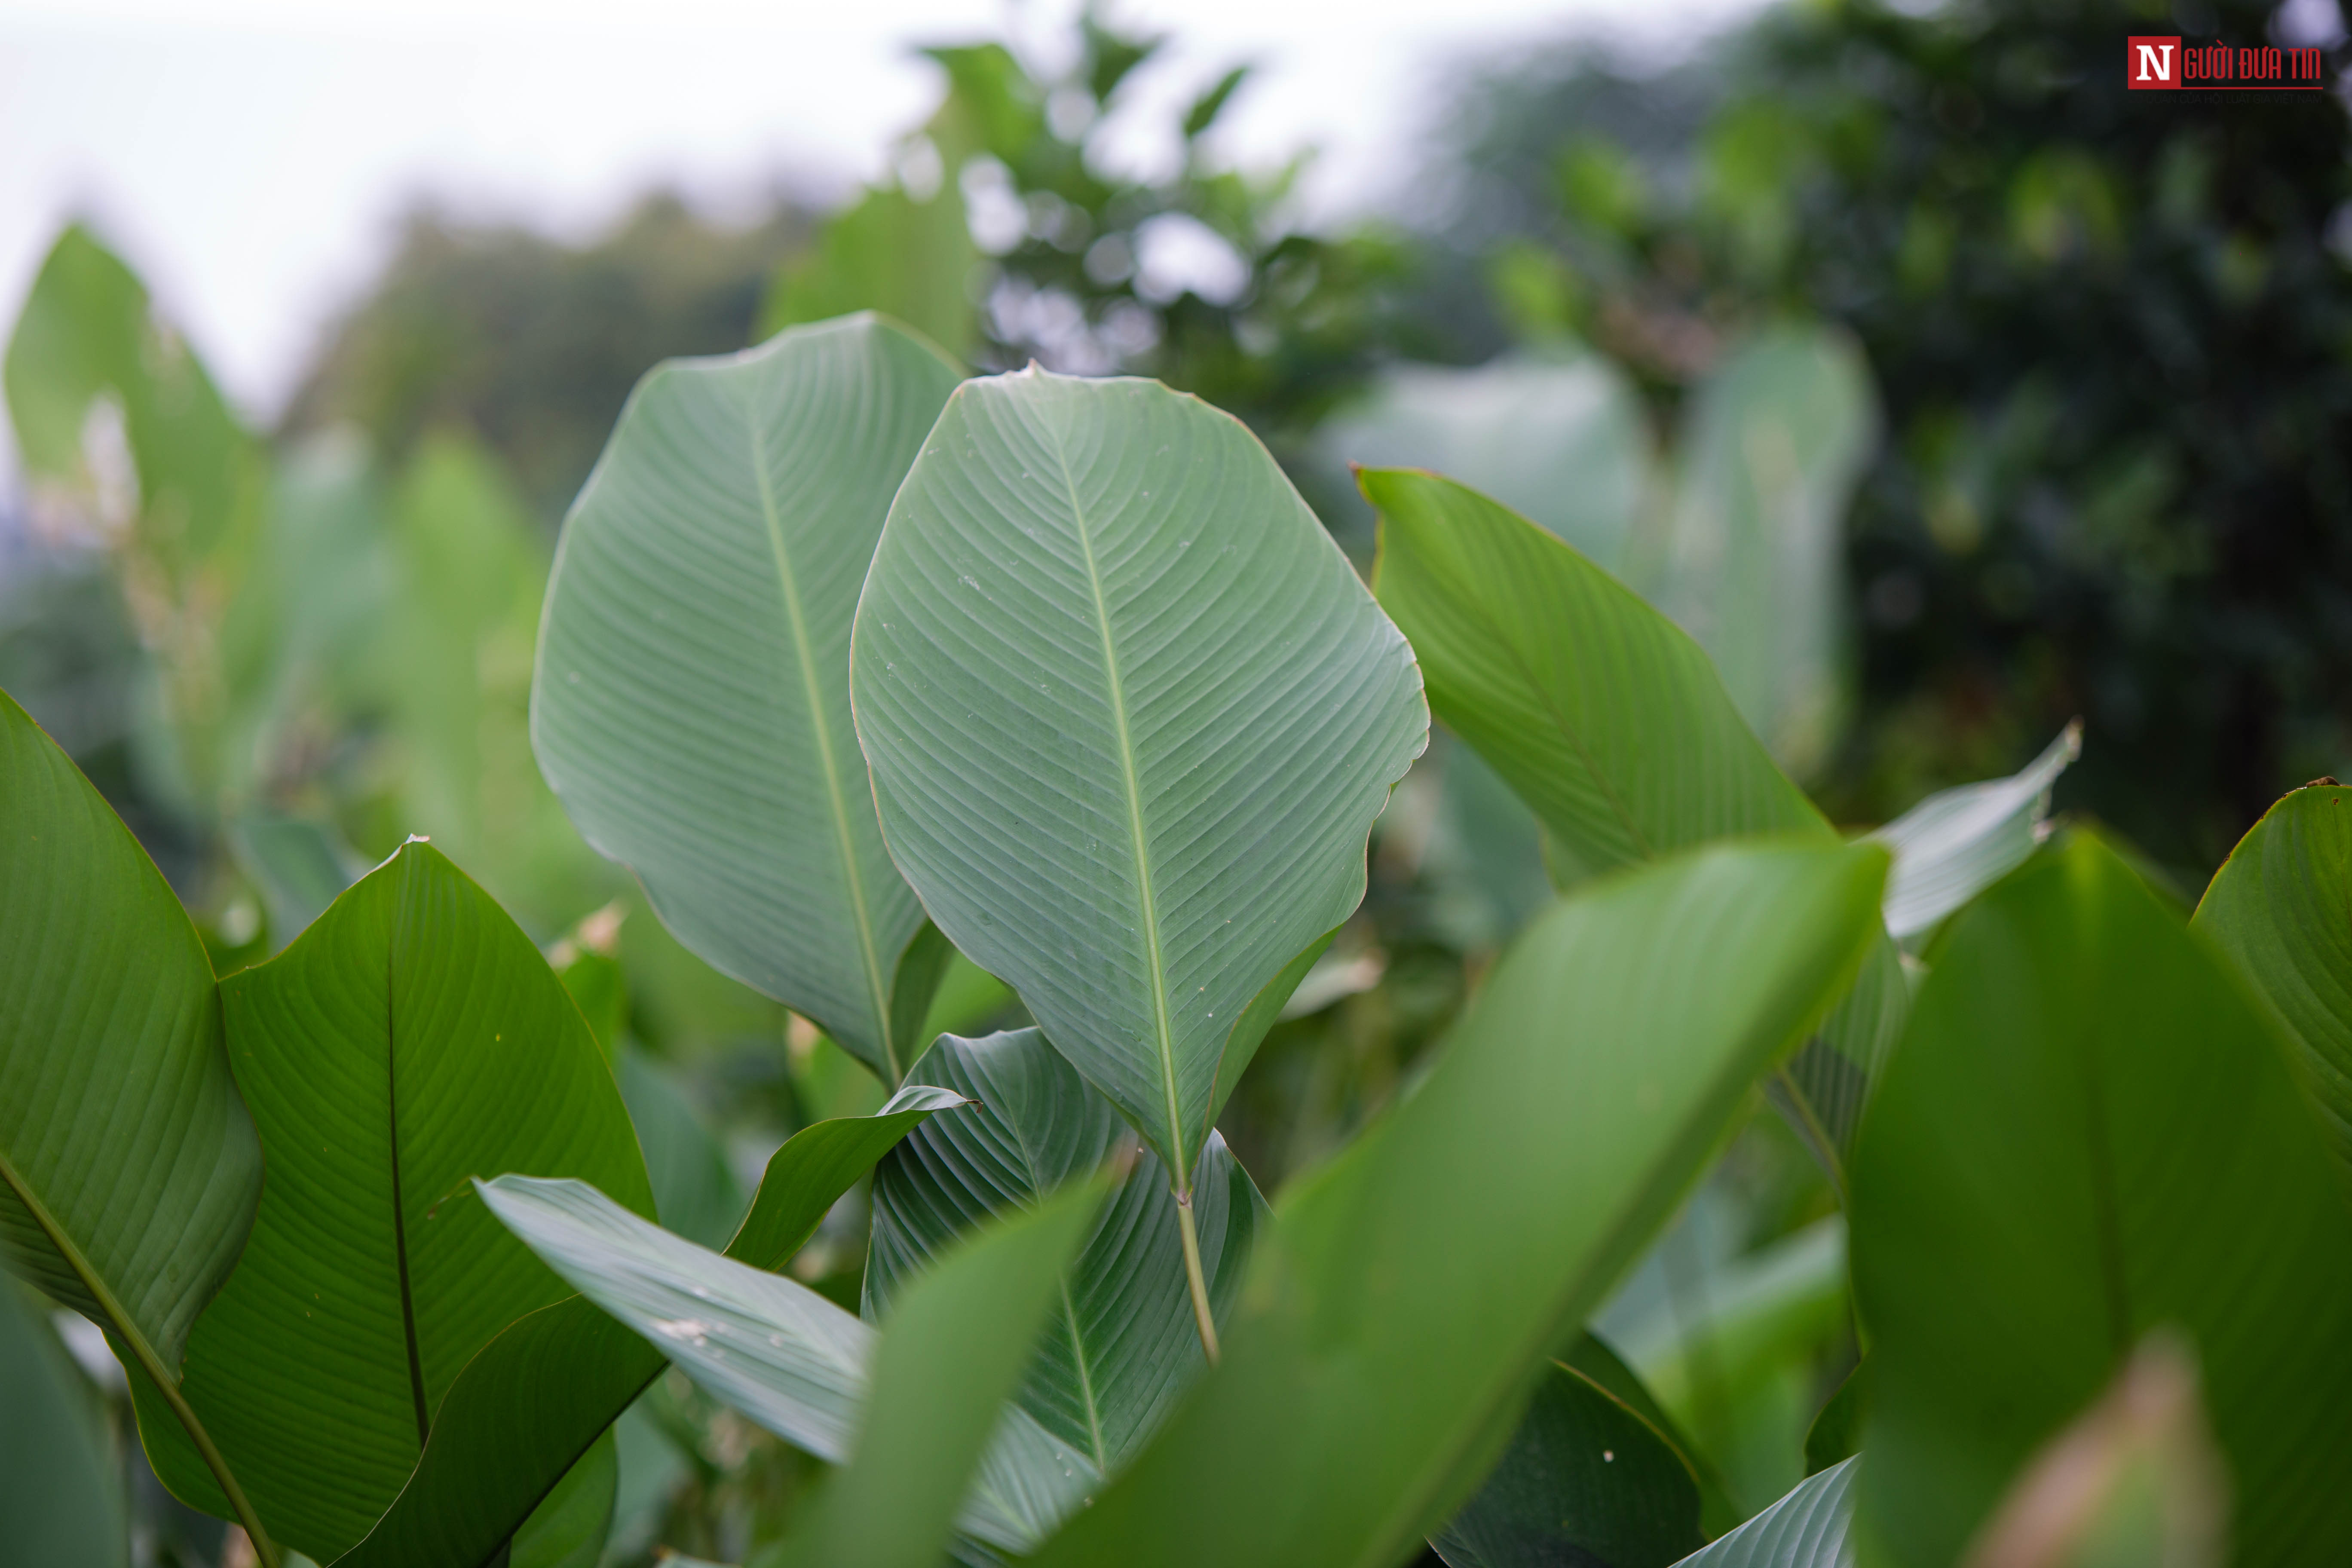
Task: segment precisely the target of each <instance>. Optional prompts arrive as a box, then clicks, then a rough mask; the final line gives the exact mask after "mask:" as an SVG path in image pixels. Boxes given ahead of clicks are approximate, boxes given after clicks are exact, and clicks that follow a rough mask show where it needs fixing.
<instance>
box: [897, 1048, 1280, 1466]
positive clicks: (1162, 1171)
mask: <svg viewBox="0 0 2352 1568" xmlns="http://www.w3.org/2000/svg"><path fill="white" fill-rule="evenodd" d="M908 1082H909V1083H910V1084H911V1083H936V1084H939V1085H941V1086H942V1087H945V1088H948V1089H954V1090H955V1091H956V1092H957V1093H959V1094H961V1095H962V1096H964V1097H965V1098H966V1099H968V1100H971V1101H972V1102H973V1103H972V1104H971V1106H969V1107H968V1108H966V1109H964V1110H961V1111H959V1112H958V1113H957V1114H955V1115H953V1116H940V1117H934V1118H933V1119H932V1120H931V1121H928V1122H926V1123H925V1124H924V1125H923V1126H921V1127H920V1128H918V1129H917V1130H916V1131H914V1132H912V1133H910V1134H908V1137H907V1140H906V1142H902V1143H900V1144H899V1145H898V1147H897V1148H896V1149H893V1150H892V1151H891V1152H889V1154H888V1155H887V1156H886V1157H885V1158H884V1159H883V1161H882V1163H880V1164H879V1165H877V1167H876V1168H875V1173H874V1232H873V1241H872V1243H871V1245H870V1247H869V1249H868V1251H867V1253H866V1313H865V1315H866V1318H867V1319H868V1320H869V1321H878V1320H880V1319H881V1318H882V1317H883V1316H884V1315H885V1314H887V1311H888V1310H889V1309H890V1304H891V1302H892V1301H893V1300H895V1299H896V1298H897V1296H898V1294H899V1292H900V1291H902V1290H903V1289H906V1287H907V1286H908V1283H909V1282H910V1281H912V1280H913V1279H917V1278H919V1275H920V1273H921V1271H922V1270H923V1269H925V1268H928V1267H929V1265H930V1263H931V1262H932V1260H933V1259H934V1258H937V1257H938V1256H939V1255H940V1253H941V1252H943V1251H944V1250H946V1249H947V1248H948V1247H950V1246H951V1245H953V1244H954V1242H956V1241H957V1240H958V1239H960V1238H961V1237H964V1236H967V1235H969V1234H970V1233H971V1231H972V1230H974V1229H975V1228H977V1227H978V1226H981V1225H982V1224H983V1223H985V1222H986V1221H987V1220H988V1219H990V1218H991V1217H992V1216H995V1215H1004V1214H1010V1213H1014V1212H1018V1211H1021V1210H1024V1209H1028V1208H1031V1207H1034V1205H1036V1204H1037V1203H1038V1202H1040V1201H1041V1200H1042V1199H1044V1198H1045V1196H1047V1195H1048V1194H1052V1193H1053V1192H1055V1190H1056V1189H1058V1188H1060V1187H1061V1186H1063V1185H1064V1184H1067V1183H1069V1182H1071V1181H1080V1180H1085V1179H1086V1178H1087V1177H1089V1176H1091V1175H1092V1174H1093V1173H1095V1172H1096V1171H1097V1170H1099V1169H1101V1168H1102V1167H1103V1165H1104V1164H1105V1163H1108V1162H1111V1161H1115V1160H1117V1159H1118V1158H1120V1157H1121V1156H1122V1155H1128V1154H1133V1155H1134V1164H1133V1167H1132V1168H1131V1169H1130V1170H1129V1172H1128V1174H1127V1176H1126V1178H1125V1179H1124V1180H1123V1181H1122V1182H1121V1183H1120V1184H1119V1186H1118V1190H1117V1191H1116V1192H1115V1193H1114V1194H1113V1195H1112V1196H1111V1198H1110V1200H1109V1201H1108V1203H1107V1204H1105V1205H1103V1209H1102V1212H1101V1214H1100V1215H1098V1216H1097V1219H1096V1222H1095V1224H1094V1226H1093V1227H1092V1229H1091V1231H1090V1232H1089V1233H1088V1235H1087V1237H1086V1240H1085V1242H1084V1244H1083V1245H1082V1247H1080V1248H1079V1250H1078V1253H1077V1255H1076V1257H1075V1258H1072V1259H1071V1261H1070V1266H1069V1268H1068V1269H1067V1270H1066V1272H1065V1275H1064V1278H1063V1282H1062V1289H1061V1291H1060V1293H1059V1295H1058V1296H1057V1298H1056V1300H1055V1305H1054V1309H1053V1310H1052V1312H1051V1313H1050V1314H1049V1316H1048V1318H1047V1321H1046V1330H1045V1342H1044V1344H1043V1345H1042V1346H1040V1347H1039V1350H1038V1352H1037V1359H1036V1361H1035V1363H1034V1364H1033V1365H1032V1366H1031V1367H1030V1369H1029V1375H1028V1379H1027V1381H1026V1382H1025V1383H1024V1385H1023V1386H1022V1389H1021V1392H1020V1394H1019V1396H1018V1401H1017V1402H1018V1403H1019V1405H1021V1407H1022V1408H1023V1409H1024V1410H1026V1411H1028V1412H1029V1414H1030V1415H1034V1416H1035V1417H1036V1418H1037V1421H1038V1423H1039V1425H1041V1426H1044V1427H1045V1429H1046V1430H1047V1431H1048V1432H1050V1433H1052V1434H1053V1435H1054V1436H1055V1437H1056V1438H1058V1439H1059V1440H1061V1441H1062V1442H1064V1443H1067V1444H1070V1445H1073V1446H1075V1447H1076V1448H1077V1449H1078V1450H1079V1451H1080V1452H1081V1453H1083V1454H1085V1455H1087V1457H1088V1458H1090V1459H1091V1460H1092V1461H1093V1463H1094V1465H1095V1468H1097V1469H1099V1470H1103V1471H1105V1472H1108V1471H1110V1470H1112V1469H1115V1468H1118V1466H1119V1465H1121V1464H1123V1463H1124V1462H1125V1461H1126V1460H1127V1459H1128V1458H1130V1457H1131V1456H1132V1455H1133V1454H1134V1453H1135V1451H1136V1450H1137V1449H1138V1448H1139V1447H1141V1446H1142V1445H1143V1444H1144V1443H1145V1442H1146V1441H1148V1440H1149V1439H1150V1436H1151V1434H1152V1433H1153V1432H1155V1431H1157V1430H1158V1429H1159V1426H1160V1423H1161V1421H1163V1420H1164V1419H1165V1418H1166V1416H1167V1415H1168V1412H1169V1411H1170V1410H1171V1408H1172V1407H1173V1405H1174V1404H1175V1402H1176V1400H1177V1398H1178V1397H1179V1396H1180V1395H1181V1394H1182V1393H1183V1391H1184V1390H1185V1389H1186V1388H1187V1387H1189V1386H1190V1385H1191V1384H1192V1380H1193V1379H1194V1378H1195V1377H1197V1376H1198V1375H1199V1374H1200V1370H1201V1368H1202V1365H1203V1364H1204V1357H1203V1354H1202V1349H1201V1340H1200V1332H1199V1331H1198V1330H1197V1329H1196V1328H1195V1327H1194V1326H1193V1322H1192V1312H1191V1310H1190V1307H1189V1302H1188V1298H1187V1296H1186V1293H1185V1292H1186V1286H1185V1279H1184V1258H1183V1251H1182V1243H1181V1240H1180V1239H1179V1237H1178V1234H1177V1219H1176V1205H1175V1199H1174V1198H1173V1197H1172V1196H1171V1194H1170V1188H1171V1183H1170V1181H1169V1180H1168V1173H1167V1170H1166V1168H1165V1167H1164V1166H1162V1165H1161V1164H1160V1161H1159V1158H1158V1157H1157V1156H1156V1155H1153V1154H1151V1153H1150V1152H1136V1151H1135V1149H1134V1138H1135V1135H1134V1134H1133V1133H1132V1132H1131V1131H1129V1129H1128V1128H1127V1126H1126V1124H1125V1123H1123V1122H1122V1121H1120V1120H1119V1119H1118V1113H1117V1112H1116V1111H1114V1110H1112V1109H1111V1105H1110V1102H1109V1101H1108V1100H1105V1099H1104V1098H1103V1097H1102V1096H1101V1095H1099V1094H1097V1093H1096V1092H1095V1090H1094V1089H1091V1088H1089V1087H1088V1086H1087V1082H1086V1080H1085V1079H1082V1078H1080V1077H1079V1076H1078V1074H1077V1072H1076V1069H1075V1068H1072V1067H1071V1066H1070V1065H1069V1063H1068V1062H1067V1061H1066V1060H1065V1059H1064V1058H1062V1056H1061V1055H1060V1053H1058V1052H1056V1051H1055V1049H1054V1048H1053V1047H1051V1046H1049V1045H1047V1044H1046V1043H1045V1037H1043V1036H1042V1035H1040V1034H1039V1033H1038V1032H1037V1031H1036V1030H1034V1029H1021V1030H1016V1031H1013V1032H1012V1033H1008V1034H999V1035H992V1036H989V1037H987V1038H985V1039H979V1040H965V1039H959V1038H958V1037H955V1036H952V1035H950V1036H945V1037H941V1038H940V1041H939V1042H938V1043H937V1044H936V1045H934V1046H933V1047H931V1048H930V1050H929V1052H927V1053H925V1055H924V1057H923V1058H922V1059H921V1060H920V1061H919V1062H917V1063H916V1064H915V1068H914V1070H913V1072H912V1073H911V1074H910V1075H909V1078H908ZM1193 1189H1194V1196H1193V1200H1192V1201H1193V1211H1194V1215H1195V1218H1196V1221H1197V1224H1198V1226H1199V1230H1200V1241H1201V1257H1202V1272H1203V1274H1204V1276H1205V1278H1206V1279H1207V1281H1208V1289H1209V1301H1210V1308H1211V1310H1212V1311H1213V1313H1214V1314H1215V1315H1216V1316H1217V1317H1218V1318H1219V1319H1220V1320H1222V1319H1223V1317H1224V1316H1225V1314H1226V1312H1227V1311H1228V1310H1230V1308H1231V1307H1232V1304H1233V1301H1234V1297H1235V1295H1236V1294H1237V1292H1238V1291H1239V1290H1240V1289H1241V1283H1242V1279H1243V1276H1244V1271H1245V1269H1246V1268H1247V1266H1248V1260H1249V1256H1250V1251H1251V1244H1252V1242H1253V1240H1254V1239H1255V1237H1256V1235H1257V1234H1258V1233H1259V1228H1260V1226H1262V1225H1264V1224H1266V1223H1270V1221H1271V1218H1272V1216H1271V1215H1270V1214H1268V1213H1266V1212H1265V1200H1264V1199H1263V1198H1261V1197H1259V1196H1258V1195H1257V1190H1256V1188H1255V1185H1254V1184H1252V1183H1251V1181H1250V1179H1249V1175H1248V1173H1246V1172H1244V1171H1243V1170H1242V1168H1241V1165H1240V1163H1238V1162H1237V1161H1235V1160H1234V1157H1233V1154H1232V1153H1231V1152H1230V1151H1228V1150H1227V1149H1226V1147H1225V1143H1224V1140H1223V1138H1221V1137H1219V1136H1218V1135H1216V1134H1215V1133H1211V1134H1210V1136H1209V1142H1208V1145H1207V1147H1206V1148H1205V1149H1204V1150H1203V1151H1202V1156H1201V1162H1200V1163H1199V1165H1198V1167H1197V1168H1196V1169H1195V1171H1194V1174H1193Z"/></svg>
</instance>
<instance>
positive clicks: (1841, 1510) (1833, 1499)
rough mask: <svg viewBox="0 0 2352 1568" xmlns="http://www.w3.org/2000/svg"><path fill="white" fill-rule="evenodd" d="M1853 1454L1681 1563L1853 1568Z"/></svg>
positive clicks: (1697, 1567) (1725, 1567)
mask: <svg viewBox="0 0 2352 1568" xmlns="http://www.w3.org/2000/svg"><path fill="white" fill-rule="evenodd" d="M1860 1462H1861V1461H1860V1460H1858V1459H1847V1460H1845V1461H1844V1462H1843V1463H1842V1464H1837V1465H1833V1466H1832V1467H1831V1468H1828V1469H1826V1470H1823V1471H1822V1473H1821V1474H1819V1475H1817V1476H1808V1477H1807V1478H1806V1479H1804V1480H1802V1481H1800V1482H1799V1483H1798V1484H1797V1487H1796V1489H1794V1490H1793V1491H1791V1492H1790V1493H1789V1495H1788V1496H1786V1497H1784V1498H1782V1499H1781V1500H1780V1501H1779V1502H1776V1503H1774V1504H1773V1505H1772V1506H1771V1507H1770V1508H1768V1509H1766V1510H1764V1511H1763V1512H1762V1513H1759V1514H1758V1515H1757V1516H1756V1517H1755V1518H1754V1519H1751V1520H1749V1521H1748V1522H1747V1523H1746V1524H1743V1525H1741V1526H1740V1527H1739V1528H1738V1530H1735V1531H1732V1532H1731V1533H1730V1534H1728V1535H1727V1536H1725V1537H1724V1538H1723V1539H1722V1540H1720V1541H1718V1542H1715V1543H1714V1544H1713V1545H1711V1546H1709V1547H1707V1548H1706V1550H1705V1551H1704V1552H1694V1553H1692V1554H1691V1555H1690V1556H1688V1557H1685V1559H1683V1562H1682V1564H1681V1568H1853V1564H1854V1547H1853V1539H1852V1536H1853V1484H1854V1468H1855V1467H1856V1466H1857V1465H1858V1464H1859V1463H1860Z"/></svg>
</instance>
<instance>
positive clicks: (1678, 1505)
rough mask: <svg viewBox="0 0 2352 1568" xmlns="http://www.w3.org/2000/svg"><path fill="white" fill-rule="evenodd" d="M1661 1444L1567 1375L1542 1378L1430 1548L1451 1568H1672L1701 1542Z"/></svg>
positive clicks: (1671, 1453) (1629, 1414)
mask: <svg viewBox="0 0 2352 1568" xmlns="http://www.w3.org/2000/svg"><path fill="white" fill-rule="evenodd" d="M1698 1511H1699V1510H1698V1479H1697V1478H1696V1476H1695V1475H1693V1474H1692V1472H1691V1468H1690V1465H1689V1463H1688V1461H1686V1460H1685V1458H1683V1456H1682V1455H1681V1454H1680V1453H1679V1452H1677V1451H1676V1450H1675V1447H1674V1445H1673V1444H1672V1443H1670V1442H1669V1441H1667V1439H1666V1437H1665V1436H1664V1434H1663V1433H1662V1432H1660V1431H1659V1430H1658V1429H1657V1428H1656V1427H1654V1426H1652V1425H1651V1424H1650V1423H1649V1422H1648V1421H1647V1420H1645V1419H1644V1418H1643V1416H1642V1415H1639V1414H1638V1413H1636V1412H1635V1411H1634V1410H1633V1408H1632V1406H1630V1405H1626V1404H1624V1403H1623V1402H1622V1401H1620V1400H1619V1399H1618V1398H1617V1397H1616V1396H1615V1395H1613V1394H1610V1393H1609V1392H1608V1391H1607V1390H1605V1389H1603V1388H1602V1387H1601V1385H1600V1384H1598V1383H1595V1382H1594V1381H1592V1380H1591V1378H1589V1377H1587V1376H1585V1375H1584V1374H1583V1373H1580V1372H1578V1371H1576V1370H1575V1369H1574V1368H1573V1367H1570V1366H1565V1365H1561V1364H1559V1363H1553V1364H1552V1365H1551V1366H1549V1367H1547V1368H1546V1369H1545V1370H1544V1371H1543V1373H1541V1374H1540V1375H1539V1376H1538V1380H1537V1383H1536V1390H1535V1394H1534V1395H1533V1396H1532V1397H1531V1398H1530V1399H1529V1400H1528V1410H1527V1414H1526V1415H1523V1416H1522V1417H1520V1419H1519V1427H1518V1430H1517V1432H1515V1433H1513V1434H1512V1436H1511V1446H1510V1447H1509V1448H1508V1449H1507V1450H1506V1451H1505V1452H1504V1455H1503V1458H1502V1461H1501V1463H1499V1464H1497V1465H1496V1467H1495V1468H1494V1469H1493V1471H1491V1472H1490V1473H1489V1474H1488V1475H1487V1477H1486V1484H1485V1485H1484V1486H1482V1487H1480V1488H1479V1489H1478V1494H1477V1495H1476V1496H1475V1497H1474V1498H1472V1499H1471V1500H1469V1502H1468V1503H1466V1504H1465V1505H1464V1506H1463V1509H1462V1511H1461V1512H1459V1513H1457V1514H1455V1515H1454V1518H1453V1519H1452V1520H1451V1521H1449V1522H1448V1523H1447V1524H1446V1526H1445V1528H1444V1530H1442V1531H1438V1532H1437V1533H1436V1534H1435V1535H1434V1536H1432V1537H1431V1538H1430V1544H1431V1545H1432V1546H1433V1547H1434V1548H1435V1549H1436V1551H1437V1554H1438V1555H1439V1556H1440V1557H1442V1558H1444V1560H1445V1561H1446V1563H1448V1564H1449V1568H1553V1565H1554V1564H1557V1563H1573V1564H1576V1565H1577V1568H1667V1564H1669V1563H1675V1562H1677V1561H1679V1560H1680V1559H1681V1558H1683V1557H1685V1556H1686V1555H1687V1554H1688V1553H1689V1552H1692V1551H1693V1550H1694V1549H1695V1548H1696V1547H1697V1546H1698V1545H1699V1544H1700V1542H1702V1541H1704V1540H1705V1539H1706V1538H1705V1537H1704V1536H1702V1535H1700V1533H1699V1527H1698Z"/></svg>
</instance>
